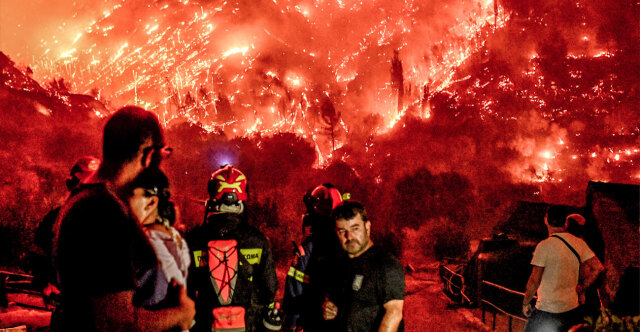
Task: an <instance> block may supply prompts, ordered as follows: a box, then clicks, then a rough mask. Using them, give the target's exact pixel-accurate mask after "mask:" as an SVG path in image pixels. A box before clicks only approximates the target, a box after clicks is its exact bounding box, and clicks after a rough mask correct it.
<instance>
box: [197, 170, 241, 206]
mask: <svg viewBox="0 0 640 332" xmlns="http://www.w3.org/2000/svg"><path fill="white" fill-rule="evenodd" d="M207 187H208V191H209V199H210V200H212V201H213V202H214V203H224V204H235V203H237V202H238V201H246V200H247V198H248V197H249V196H248V195H247V178H246V177H245V176H244V174H243V173H242V172H241V171H240V170H239V169H237V168H234V167H233V166H231V165H226V166H224V167H222V168H221V169H219V170H217V171H215V172H213V173H212V174H211V180H209V183H208V185H207Z"/></svg>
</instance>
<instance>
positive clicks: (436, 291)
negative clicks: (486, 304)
mask: <svg viewBox="0 0 640 332" xmlns="http://www.w3.org/2000/svg"><path fill="white" fill-rule="evenodd" d="M437 267H438V263H437V262H431V263H428V264H425V265H422V266H419V267H416V271H415V272H410V273H407V275H406V278H405V281H406V298H405V310H404V314H405V331H406V332H423V331H442V332H447V331H491V322H492V316H491V315H490V314H488V313H487V315H486V317H487V323H486V324H483V323H482V320H481V311H480V310H479V309H469V308H463V307H457V306H455V305H452V303H451V301H449V299H448V298H447V297H446V296H445V295H444V294H443V293H442V283H441V281H440V278H439V277H438V273H437ZM10 301H15V302H20V303H28V304H31V305H36V306H41V305H42V302H41V300H40V299H38V298H34V297H33V296H24V295H21V296H18V297H16V296H12V297H11V298H10ZM49 319H50V313H48V312H44V311H40V310H33V309H26V308H22V307H19V306H15V305H14V306H10V308H9V309H8V310H5V311H0V328H6V327H10V326H19V325H23V324H24V325H26V326H27V327H28V328H29V331H34V330H35V331H47V329H46V328H45V327H46V326H47V325H48V324H49ZM496 322H497V324H496V330H497V331H507V330H508V325H507V320H506V318H505V317H504V316H498V318H497V320H496ZM521 330H522V324H518V323H516V324H514V329H513V331H521Z"/></svg>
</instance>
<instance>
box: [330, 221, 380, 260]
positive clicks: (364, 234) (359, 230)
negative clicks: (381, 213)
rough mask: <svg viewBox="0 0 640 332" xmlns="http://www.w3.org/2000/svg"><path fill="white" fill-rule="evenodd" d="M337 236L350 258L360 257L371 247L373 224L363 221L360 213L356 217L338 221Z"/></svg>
mask: <svg viewBox="0 0 640 332" xmlns="http://www.w3.org/2000/svg"><path fill="white" fill-rule="evenodd" d="M336 234H337V235H338V239H339V240H340V244H341V245H342V249H344V251H346V252H347V254H348V255H349V257H351V258H354V257H358V256H360V255H361V254H362V253H364V252H365V251H366V250H367V249H369V247H370V243H371V239H370V238H369V236H370V234H371V222H369V221H362V216H361V215H360V214H359V213H358V214H356V216H355V217H353V218H351V219H349V220H347V219H338V220H336Z"/></svg>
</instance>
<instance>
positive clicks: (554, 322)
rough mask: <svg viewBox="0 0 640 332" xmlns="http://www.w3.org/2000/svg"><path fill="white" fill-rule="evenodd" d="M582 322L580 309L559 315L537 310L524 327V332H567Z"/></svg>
mask: <svg viewBox="0 0 640 332" xmlns="http://www.w3.org/2000/svg"><path fill="white" fill-rule="evenodd" d="M581 321H582V314H581V310H580V309H579V307H578V308H575V309H573V310H569V311H567V312H561V313H558V314H553V313H550V312H546V311H542V310H538V309H535V310H533V313H531V317H529V320H527V324H526V325H525V326H524V332H566V331H567V330H569V329H570V328H571V327H572V326H573V325H576V324H579V323H580V322H581Z"/></svg>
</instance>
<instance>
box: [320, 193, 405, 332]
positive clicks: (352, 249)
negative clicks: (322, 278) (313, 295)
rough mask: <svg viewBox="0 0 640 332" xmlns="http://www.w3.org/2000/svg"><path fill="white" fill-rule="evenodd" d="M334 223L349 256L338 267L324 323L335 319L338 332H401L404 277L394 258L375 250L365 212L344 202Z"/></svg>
mask: <svg viewBox="0 0 640 332" xmlns="http://www.w3.org/2000/svg"><path fill="white" fill-rule="evenodd" d="M331 218H332V219H333V220H334V221H335V227H336V228H335V229H336V234H337V236H338V239H339V241H340V244H341V245H342V249H343V250H344V251H345V253H346V256H347V257H345V258H344V259H343V260H342V262H341V263H340V264H336V267H335V268H334V270H333V271H334V273H335V274H336V275H337V279H336V280H335V281H334V285H335V286H337V287H334V289H333V291H332V292H330V293H329V294H328V297H327V299H326V300H325V303H324V304H323V306H322V309H323V318H324V319H326V320H337V323H338V330H339V331H353V332H357V331H367V332H368V331H384V332H388V331H402V330H404V327H403V325H402V307H403V305H404V272H403V270H402V265H401V264H400V262H399V261H398V259H397V258H395V257H394V256H393V255H391V254H390V253H388V252H386V251H385V250H384V249H382V248H380V247H378V246H374V245H373V241H371V222H370V221H369V220H368V218H367V213H366V211H365V209H364V207H363V206H362V205H361V204H360V203H358V202H353V201H345V202H344V203H342V204H341V205H339V206H338V207H336V208H335V209H334V210H333V213H332V214H331Z"/></svg>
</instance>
